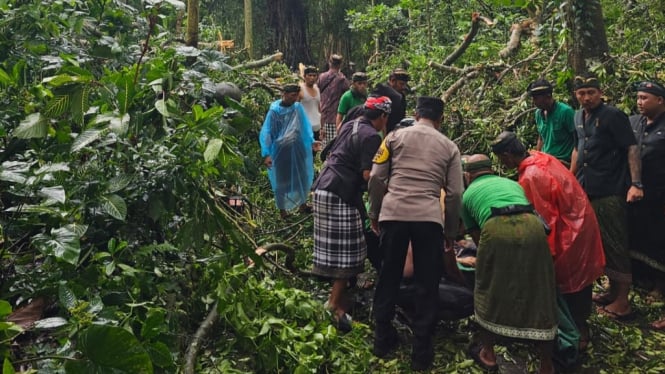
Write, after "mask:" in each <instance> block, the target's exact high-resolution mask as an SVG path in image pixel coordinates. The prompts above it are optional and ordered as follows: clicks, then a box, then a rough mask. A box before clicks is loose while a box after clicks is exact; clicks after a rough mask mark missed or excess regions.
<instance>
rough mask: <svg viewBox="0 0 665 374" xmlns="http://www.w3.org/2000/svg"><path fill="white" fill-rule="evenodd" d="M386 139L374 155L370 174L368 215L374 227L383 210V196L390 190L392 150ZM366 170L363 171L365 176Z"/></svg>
mask: <svg viewBox="0 0 665 374" xmlns="http://www.w3.org/2000/svg"><path fill="white" fill-rule="evenodd" d="M386 140H387V139H384V140H383V142H382V143H381V145H380V146H379V150H378V151H377V152H376V155H375V156H374V160H373V165H372V170H371V171H370V172H369V174H368V180H367V192H368V198H369V211H368V216H369V218H370V220H371V222H372V229H373V230H374V228H377V230H375V232H378V220H379V212H380V211H381V203H382V202H383V196H384V195H385V194H386V191H387V190H388V178H389V177H390V151H389V149H388V146H387V145H386ZM364 175H365V172H364V171H363V177H364Z"/></svg>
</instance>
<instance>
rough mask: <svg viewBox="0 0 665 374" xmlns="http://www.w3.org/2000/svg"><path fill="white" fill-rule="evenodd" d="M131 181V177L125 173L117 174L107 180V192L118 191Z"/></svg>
mask: <svg viewBox="0 0 665 374" xmlns="http://www.w3.org/2000/svg"><path fill="white" fill-rule="evenodd" d="M131 181H132V178H130V177H128V176H127V175H124V174H123V175H118V176H115V177H113V178H111V180H110V181H109V187H108V189H107V191H108V192H118V191H120V190H122V189H124V188H125V187H127V186H129V183H130V182H131Z"/></svg>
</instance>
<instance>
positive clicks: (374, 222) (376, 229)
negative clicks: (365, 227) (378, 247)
mask: <svg viewBox="0 0 665 374" xmlns="http://www.w3.org/2000/svg"><path fill="white" fill-rule="evenodd" d="M369 222H370V226H371V227H372V231H373V232H374V233H375V234H376V235H377V236H378V235H379V234H380V233H381V229H380V228H379V220H378V219H371V220H369Z"/></svg>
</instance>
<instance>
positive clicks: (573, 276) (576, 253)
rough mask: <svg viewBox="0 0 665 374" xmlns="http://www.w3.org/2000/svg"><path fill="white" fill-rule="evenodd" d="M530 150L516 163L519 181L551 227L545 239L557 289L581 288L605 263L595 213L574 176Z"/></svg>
mask: <svg viewBox="0 0 665 374" xmlns="http://www.w3.org/2000/svg"><path fill="white" fill-rule="evenodd" d="M530 154H531V156H530V157H527V158H525V159H524V160H523V161H522V162H521V163H520V165H519V170H518V171H519V184H520V185H521V186H522V188H524V192H526V197H527V199H529V201H530V202H531V203H532V204H533V206H534V208H535V209H536V210H537V211H538V213H540V215H541V216H543V218H544V219H545V221H546V222H547V223H548V224H549V226H550V228H551V229H552V232H551V233H550V235H549V237H548V238H547V240H548V242H549V244H550V251H551V252H552V257H553V258H554V272H555V275H556V283H557V286H558V288H559V291H560V292H561V293H564V294H566V293H573V292H578V291H581V290H582V289H583V288H584V287H587V286H588V285H590V284H591V283H592V282H593V281H594V280H596V279H597V278H598V277H600V276H601V275H602V274H603V271H604V267H605V255H604V253H603V244H602V242H601V239H600V230H599V228H598V221H597V220H596V214H595V213H594V211H593V208H592V207H591V203H590V202H589V199H588V198H587V196H586V193H585V192H584V190H583V189H582V187H581V186H580V184H579V183H578V182H577V179H576V178H575V176H574V175H573V174H572V173H571V172H570V171H569V170H568V169H566V167H565V166H563V164H561V162H560V161H559V160H557V159H556V158H554V157H552V156H550V155H548V154H545V153H542V152H537V151H531V152H530Z"/></svg>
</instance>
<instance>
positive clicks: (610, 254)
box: [570, 75, 643, 321]
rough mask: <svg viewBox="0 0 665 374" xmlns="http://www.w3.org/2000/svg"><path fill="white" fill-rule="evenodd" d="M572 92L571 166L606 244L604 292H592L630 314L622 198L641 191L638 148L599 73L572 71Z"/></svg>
mask: <svg viewBox="0 0 665 374" xmlns="http://www.w3.org/2000/svg"><path fill="white" fill-rule="evenodd" d="M574 87H575V96H576V97H577V100H578V101H579V103H580V105H581V106H582V109H580V110H578V111H577V113H575V129H576V132H575V138H576V139H575V141H576V144H577V146H576V148H575V149H573V154H572V157H571V165H570V168H571V171H572V172H573V174H575V175H576V176H577V180H578V181H579V182H580V184H581V185H582V188H584V191H585V192H586V194H587V196H589V200H591V205H592V206H593V209H594V211H595V212H596V218H597V219H598V225H599V226H600V235H601V238H602V242H603V249H604V250H605V260H606V267H605V275H607V277H608V278H609V280H610V288H609V290H608V291H607V292H605V293H601V294H595V295H594V296H593V300H594V301H595V302H596V303H597V304H599V305H601V307H600V308H599V309H598V312H599V313H601V314H603V315H606V316H607V317H609V318H612V319H615V320H617V321H627V320H629V319H631V318H633V317H634V314H633V312H632V309H631V306H630V302H629V300H628V295H629V293H630V286H631V283H632V271H631V263H630V261H631V260H630V257H629V253H628V229H627V226H628V222H627V216H626V202H628V203H632V202H635V201H638V200H640V199H641V198H642V196H643V190H642V189H643V186H642V180H641V169H642V168H641V164H642V163H641V161H640V150H639V148H638V147H637V144H636V141H635V136H634V135H633V131H632V129H631V127H630V122H629V121H628V116H627V115H626V114H625V113H624V112H622V111H620V110H619V109H617V108H615V107H611V106H609V105H607V104H605V103H604V102H603V98H602V94H603V92H602V91H601V89H600V82H599V81H598V78H596V77H594V76H591V75H587V76H584V77H581V76H578V77H575V81H574Z"/></svg>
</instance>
